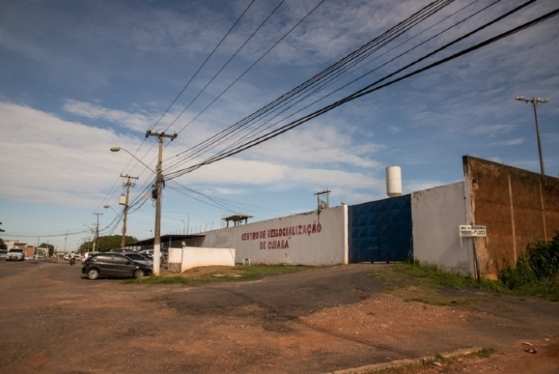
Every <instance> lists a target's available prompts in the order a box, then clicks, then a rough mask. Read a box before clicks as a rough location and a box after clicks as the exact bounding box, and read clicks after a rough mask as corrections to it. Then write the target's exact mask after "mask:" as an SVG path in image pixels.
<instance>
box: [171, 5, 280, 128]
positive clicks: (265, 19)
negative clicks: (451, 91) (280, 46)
mask: <svg viewBox="0 0 559 374" xmlns="http://www.w3.org/2000/svg"><path fill="white" fill-rule="evenodd" d="M285 1H286V0H281V1H280V2H279V3H278V4H277V5H276V6H275V7H274V8H273V9H272V11H271V12H270V13H269V14H268V16H267V17H266V18H264V20H263V21H262V22H261V23H260V24H259V25H258V27H256V29H255V30H254V31H253V32H252V33H251V34H250V35H249V37H248V38H246V39H245V41H244V42H243V43H241V45H240V46H239V47H238V48H237V49H236V50H235V52H233V54H232V55H231V56H230V57H229V58H228V59H227V60H226V61H225V63H223V64H222V65H221V67H220V68H219V69H218V70H217V71H216V72H215V73H214V75H213V76H212V77H211V78H210V79H209V80H208V81H207V82H206V84H205V85H204V87H202V89H200V91H198V93H197V94H196V95H195V96H194V97H193V98H192V99H191V100H190V101H189V103H188V104H187V105H185V106H184V108H183V109H182V110H181V111H180V113H179V114H178V115H177V116H176V117H175V119H174V120H172V121H171V123H169V125H168V126H167V127H166V128H165V130H164V131H167V130H169V129H170V128H171V126H173V125H174V124H175V123H176V122H177V121H178V120H179V118H180V117H182V115H183V114H184V113H185V112H186V111H187V110H188V108H190V107H191V106H192V104H194V102H195V101H196V100H198V98H199V97H200V96H201V95H202V94H203V93H204V92H206V89H207V88H208V86H209V85H210V84H212V83H213V81H214V80H215V79H216V78H217V77H218V76H219V75H220V74H221V73H222V72H223V70H225V68H226V67H227V66H228V65H229V64H230V63H231V61H233V60H234V59H235V57H237V55H238V54H239V52H241V50H242V49H243V48H244V47H245V46H246V45H247V44H248V43H249V42H250V41H251V40H252V38H254V37H255V36H256V34H258V32H259V31H260V30H261V29H262V27H264V25H265V24H266V23H268V21H269V20H270V18H272V16H273V15H274V14H275V13H276V12H277V11H278V9H279V8H280V7H281V6H282V5H283V4H284V3H285ZM180 132H182V130H181V131H180ZM180 132H179V133H180Z"/></svg>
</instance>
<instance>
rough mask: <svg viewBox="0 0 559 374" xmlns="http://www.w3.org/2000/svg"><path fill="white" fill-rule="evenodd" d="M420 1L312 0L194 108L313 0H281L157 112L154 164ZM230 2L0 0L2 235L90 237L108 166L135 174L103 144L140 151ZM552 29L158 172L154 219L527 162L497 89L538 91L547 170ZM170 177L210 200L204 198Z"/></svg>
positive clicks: (263, 6)
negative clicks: (388, 176)
mask: <svg viewBox="0 0 559 374" xmlns="http://www.w3.org/2000/svg"><path fill="white" fill-rule="evenodd" d="M492 2H493V0H491V1H490V0H475V1H472V0H465V1H462V0H456V1H454V2H451V4H450V5H448V6H447V7H445V8H444V9H442V10H441V11H439V12H438V13H436V14H435V15H433V16H432V17H430V18H428V19H427V20H425V21H424V22H422V23H420V24H418V25H416V26H415V27H414V28H412V29H411V30H410V31H408V32H407V33H405V34H403V35H402V36H401V37H400V38H398V39H396V40H395V41H394V42H393V43H391V44H388V45H386V46H385V47H383V49H381V50H379V51H378V52H377V53H376V54H373V55H372V56H371V57H369V58H368V59H367V60H365V61H363V62H362V63H361V64H360V65H359V66H357V67H356V68H355V69H353V70H351V71H349V72H347V73H346V74H344V75H343V76H342V77H341V78H340V80H339V82H338V83H337V84H335V85H334V86H332V87H333V88H335V87H338V86H341V85H343V84H344V83H345V82H349V81H350V80H352V79H354V78H355V77H357V76H358V75H360V74H361V73H363V72H365V71H368V70H370V69H372V68H374V67H376V66H379V65H382V63H383V62H386V61H388V60H389V59H390V58H391V57H394V56H397V55H398V54H399V53H401V52H402V51H404V50H406V49H408V48H410V47H413V46H414V45H415V44H417V43H419V42H420V41H422V40H424V39H427V38H428V37H429V36H431V35H433V34H435V33H436V32H437V31H440V30H442V29H444V28H446V27H448V26H450V25H451V24H453V23H454V22H456V21H457V20H460V19H461V18H463V17H465V16H467V15H468V14H470V13H473V12H474V11H476V10H479V9H481V8H483V7H485V6H487V5H488V4H491V3H492ZM428 3H429V1H426V0H403V1H398V2H394V1H390V0H346V1H338V0H336V1H334V0H325V1H324V2H323V3H322V4H321V5H320V6H319V7H318V8H317V9H316V10H315V11H313V12H312V13H311V14H310V15H309V16H308V17H307V18H305V19H304V21H303V22H301V23H300V24H299V25H298V26H297V27H296V28H295V29H293V31H292V32H291V33H290V34H289V35H288V36H287V37H286V38H285V39H283V40H282V41H281V42H280V43H278V44H277V46H275V47H274V48H273V49H272V50H271V51H270V52H269V54H267V55H266V56H265V57H264V58H263V59H262V60H261V61H259V62H258V63H257V64H256V65H254V67H253V68H252V69H251V70H250V71H249V72H248V73H247V74H246V75H244V76H243V77H242V78H241V79H240V80H239V81H238V82H236V83H235V84H234V85H233V86H232V87H231V88H230V89H229V90H227V91H226V93H225V94H224V95H223V96H222V97H220V98H219V99H218V100H216V101H215V103H214V104H213V105H212V106H210V107H209V108H208V109H207V110H206V111H205V112H203V114H201V115H199V116H197V114H198V113H200V111H201V110H202V109H203V108H204V107H205V106H206V105H207V104H208V103H209V102H211V101H212V100H213V99H214V98H215V97H216V95H218V94H219V93H220V92H222V90H223V89H224V88H225V87H227V86H228V85H229V84H230V83H231V82H233V81H234V80H235V78H236V77H237V76H238V75H239V74H240V73H241V72H242V71H244V70H245V69H246V68H247V67H248V66H249V65H250V64H252V63H253V62H255V61H256V60H257V59H258V58H259V57H260V56H261V55H262V54H263V53H264V51H266V50H267V49H268V48H270V46H272V45H274V43H275V42H276V41H277V40H279V39H280V38H281V37H282V35H283V34H284V33H286V32H287V31H288V30H289V29H290V28H292V26H293V25H295V24H296V23H297V22H298V21H299V20H300V19H301V18H302V17H303V16H304V15H305V14H306V13H307V12H309V11H310V10H311V9H313V7H315V5H317V4H318V0H286V1H284V2H283V3H281V5H280V6H279V7H278V8H277V10H276V12H275V13H273V15H272V16H271V17H270V18H269V19H268V21H267V22H266V23H264V25H263V26H262V27H261V28H260V29H259V31H258V32H257V33H255V35H254V37H252V38H251V39H250V40H249V42H248V43H246V45H245V46H244V47H243V48H242V49H240V51H239V52H238V54H237V55H235V57H234V58H233V59H232V60H231V62H230V63H229V64H227V65H226V67H225V68H224V69H223V71H222V72H221V73H220V74H218V75H217V76H216V78H215V80H214V81H213V82H212V83H211V84H210V85H209V86H207V88H206V90H205V91H204V92H203V93H201V94H200V95H199V97H198V99H196V100H195V101H194V102H193V104H192V105H190V106H189V107H188V108H187V109H186V110H185V111H184V114H183V115H182V116H181V117H180V118H179V120H178V121H176V123H175V124H174V125H173V126H172V127H171V128H170V130H169V131H179V130H180V129H181V128H182V127H184V126H185V125H186V124H188V126H187V127H186V129H185V130H184V131H181V132H180V134H179V136H178V137H177V139H176V140H174V141H173V142H171V143H169V144H168V145H166V146H165V149H164V163H163V168H164V170H172V169H166V165H173V164H174V162H176V161H177V160H178V158H177V157H176V154H177V153H178V152H180V151H182V150H185V149H187V148H188V147H189V146H192V145H194V144H196V143H197V142H199V141H202V140H204V139H206V138H207V137H209V136H211V135H212V134H214V133H215V132H216V131H219V130H220V129H223V128H225V127H226V126H228V125H231V124H233V123H235V122H236V121H238V120H240V119H242V118H243V117H245V116H247V115H249V114H251V113H253V112H254V111H256V110H257V109H259V108H260V107H262V106H263V105H266V104H267V103H269V102H270V101H272V100H273V99H275V98H276V97H278V96H280V95H281V94H283V93H285V92H286V91H288V90H290V89H291V88H293V87H295V86H297V85H298V84H299V83H301V82H303V81H305V80H306V79H308V78H310V77H312V76H313V75H314V74H316V73H317V72H319V71H321V70H322V69H324V68H326V67H327V66H329V65H330V64H332V63H334V62H335V61H337V60H338V59H340V58H342V57H343V56H345V55H346V54H348V53H350V52H351V51H353V50H355V49H356V48H358V47H359V46H361V45H363V44H364V43H366V42H367V41H369V40H371V39H373V38H374V37H376V36H377V35H379V34H381V33H382V32H384V31H386V30H387V29H388V28H390V27H392V26H394V25H395V24H397V23H398V22H400V21H402V20H403V19H405V18H406V17H409V16H410V15H411V14H412V13H414V12H415V11H417V10H419V9H420V8H421V7H423V6H425V5H426V4H428ZM521 3H523V1H517V0H506V1H501V2H499V3H497V4H495V5H493V6H491V7H489V8H488V9H487V10H485V11H483V12H481V13H480V14H479V15H478V16H476V17H472V18H471V19H470V20H469V21H467V22H464V23H463V24H461V25H460V26H458V27H456V28H453V29H451V30H450V31H448V32H446V33H444V34H442V35H441V36H440V37H437V38H435V39H433V40H432V41H430V42H428V43H426V44H425V45H423V46H422V47H420V48H417V49H415V50H413V51H412V52H410V53H409V54H406V55H405V56H403V57H402V58H399V59H396V60H395V61H393V62H390V63H388V64H385V66H383V67H381V68H379V69H378V70H377V71H375V72H374V73H373V74H371V75H368V76H366V77H365V78H364V79H363V80H361V81H359V82H357V83H355V84H353V85H350V86H348V87H347V88H346V89H344V90H341V91H340V92H338V93H336V94H335V95H334V96H331V97H329V98H327V99H326V100H324V101H321V102H319V103H317V104H315V105H314V106H311V107H309V109H308V110H311V109H313V108H314V109H316V108H319V107H320V106H321V105H325V104H328V103H330V102H331V101H333V100H334V99H335V98H339V97H342V96H344V95H346V94H349V93H351V92H353V91H354V90H356V89H358V88H360V87H362V86H364V85H366V84H367V83H370V82H372V81H374V80H375V79H378V78H379V77H382V76H383V75H385V74H388V73H390V72H392V71H394V70H396V69H398V68H399V67H402V66H404V65H405V64H406V63H408V62H410V61H412V60H413V59H414V58H417V57H419V56H422V55H424V54H425V53H427V52H429V51H431V50H433V49H435V48H436V47H438V46H441V45H442V44H443V43H446V42H448V41H450V40H453V39H454V38H456V37H458V36H460V35H462V34H464V33H465V32H468V31H470V30H472V29H474V28H475V27H477V26H479V25H481V24H483V23H484V22H487V21H488V20H490V19H493V18H495V17H497V16H498V15H500V14H502V13H504V12H506V11H508V10H510V9H512V8H514V7H515V6H517V5H519V4H521ZM248 4H249V1H248V0H238V1H237V0H231V1H201V0H200V1H157V0H153V1H144V2H139V1H118V0H115V1H95V2H93V1H70V0H68V1H63V0H56V1H40V0H17V1H15V0H13V1H10V0H3V1H1V2H0V61H2V69H0V129H1V130H2V135H1V136H0V152H1V153H0V155H1V157H0V173H1V183H0V221H1V222H2V228H3V229H5V230H6V233H5V235H4V236H3V238H4V239H22V240H25V241H28V242H31V243H35V242H36V241H41V242H43V241H48V242H50V243H53V244H55V245H56V246H59V247H61V248H62V247H63V246H66V248H67V249H74V248H75V247H76V246H77V245H79V244H80V243H81V242H82V241H83V240H86V239H87V238H88V237H90V236H91V233H90V232H89V230H90V229H91V226H92V224H93V223H94V222H95V216H94V215H93V213H94V212H102V213H103V215H102V216H101V217H100V220H101V227H106V226H107V225H108V224H110V223H111V222H114V217H115V216H117V211H120V209H121V207H120V206H119V205H118V198H119V195H120V194H121V193H122V191H123V190H122V186H121V183H122V180H121V178H119V175H120V174H121V173H127V174H130V175H134V176H139V178H140V179H139V180H138V183H137V185H136V186H135V187H134V188H133V189H132V195H133V196H137V194H138V193H139V192H140V191H141V190H142V189H143V187H144V186H147V185H148V184H149V183H150V180H151V178H153V176H152V174H151V171H149V170H147V168H145V167H144V166H142V165H141V164H140V163H138V162H136V161H135V160H134V159H133V158H131V157H130V156H129V155H128V154H127V153H125V152H124V151H121V152H119V153H112V152H110V151H109V149H110V147H112V146H120V147H123V148H124V149H126V150H128V151H130V152H132V153H134V154H135V155H136V156H137V157H138V158H141V159H142V160H143V161H144V163H147V164H148V166H151V167H154V166H155V159H156V156H155V155H156V151H157V145H156V143H155V141H154V139H145V137H144V134H145V131H146V130H147V129H148V128H151V127H152V126H153V125H154V124H155V123H156V121H157V119H158V118H159V117H160V116H161V115H162V114H163V113H165V110H166V109H167V108H168V106H169V104H170V103H171V101H172V100H173V98H174V97H175V96H176V95H177V93H178V92H179V91H180V90H181V89H182V88H183V87H184V85H185V83H186V81H187V80H188V79H189V78H190V77H191V76H192V75H193V74H194V72H195V71H196V69H197V67H198V66H200V64H201V62H202V61H203V60H204V59H205V58H206V57H207V56H208V54H209V53H210V51H211V50H212V49H213V48H214V47H215V46H216V44H217V43H218V41H219V40H220V39H221V38H222V37H223V35H224V34H225V32H226V31H227V30H228V29H229V28H230V27H231V25H232V24H233V23H234V22H235V20H236V19H237V17H238V16H239V15H240V14H241V13H242V12H243V10H244V9H245V8H246V7H247V5H248ZM278 4H280V1H279V0H278V1H272V0H256V1H255V2H254V3H253V4H252V6H251V7H250V8H249V10H248V11H247V12H246V14H245V16H244V17H243V18H241V20H240V22H239V23H238V24H237V26H236V27H235V28H234V29H233V31H232V33H231V34H230V35H229V36H228V37H227V38H226V39H225V40H224V42H223V43H222V44H221V45H220V47H219V48H218V49H217V50H216V52H215V54H214V55H213V56H212V57H211V58H210V59H209V60H208V63H207V64H205V65H204V66H203V68H202V70H201V71H200V73H199V74H198V75H197V76H196V77H195V78H194V79H193V80H192V83H191V85H190V86H189V87H188V88H187V90H185V92H184V95H182V96H181V97H180V98H179V100H178V101H177V103H176V105H175V106H173V107H172V108H171V110H170V111H169V113H168V114H167V115H166V116H165V117H163V120H162V121H161V123H159V124H158V125H157V126H156V127H155V128H156V129H158V130H163V129H164V128H165V126H166V125H168V124H169V123H171V120H172V119H173V118H176V116H177V115H179V113H180V112H181V111H182V110H183V108H184V107H185V106H186V104H187V103H189V102H190V101H191V100H192V99H193V98H194V97H196V95H197V94H198V93H199V92H200V90H201V89H202V88H203V87H204V86H205V85H206V83H207V82H208V80H209V79H210V78H211V77H212V76H214V75H215V73H216V72H217V71H218V69H219V68H220V67H221V66H222V65H223V64H224V62H226V61H227V60H228V59H229V58H230V57H231V56H232V54H233V53H234V52H235V51H236V50H237V49H238V48H239V46H241V45H242V43H243V42H244V41H245V40H247V38H248V37H249V36H250V35H251V34H252V33H253V32H254V31H255V30H256V28H257V27H258V26H259V25H260V24H261V23H262V22H263V20H264V19H265V18H266V17H267V16H268V15H269V14H270V12H272V9H274V8H275V7H276V6H277V5H278ZM555 7H557V4H556V1H554V0H539V1H536V2H535V3H534V4H533V5H531V6H529V7H527V8H526V9H523V10H522V11H520V12H518V13H517V14H515V15H513V16H511V17H509V18H507V19H506V20H504V21H502V22H499V23H496V24H495V25H493V26H491V27H489V28H487V29H485V30H483V31H482V32H480V33H479V34H476V35H475V36H472V37H470V38H467V39H465V40H463V41H461V42H460V43H458V44H457V45H455V46H453V47H452V48H451V49H449V50H448V51H444V52H441V53H440V54H438V55H436V56H434V57H433V58H430V59H428V60H426V61H425V62H424V63H423V65H424V64H426V63H428V62H432V61H434V59H435V58H436V57H439V58H440V57H443V56H446V55H448V54H449V53H451V52H453V51H457V50H459V49H462V48H464V47H466V46H469V45H471V44H473V43H475V42H478V41H481V40H483V39H485V38H487V37H490V36H493V35H496V34H498V33H499V32H503V31H505V30H507V29H509V28H511V27H514V26H517V25H519V24H521V23H523V22H526V21H528V20H530V19H533V18H535V17H537V16H539V15H542V14H544V13H546V12H549V11H550V10H553V9H555ZM461 8H464V9H462V10H461V11H459V12H458V13H455V12H457V11H458V10H459V9H461ZM408 39H410V40H408ZM558 39H559V18H552V19H550V20H548V21H546V22H544V23H542V24H539V25H537V26H535V27H533V28H530V29H528V30H525V31H523V32H521V33H518V34H515V35H514V36H512V37H510V38H507V39H505V40H501V41H499V42H498V43H495V44H493V45H491V46H489V47H487V48H485V49H482V50H479V51H476V52H474V53H471V54H468V55H467V56H464V57H462V58H459V59H457V60H454V61H451V62H449V63H448V64H445V65H442V66H439V67H437V68H434V69H431V70H429V71H427V72H425V73H422V74H421V75H418V76H415V77H413V78H410V79H408V80H404V81H402V82H399V83H397V84H395V85H392V86H390V87H387V88H385V89H382V90H379V91H377V92H375V93H373V94H370V95H367V96H365V97H362V98H360V99H358V100H355V101H352V102H350V103H347V104H345V105H343V106H341V107H339V108H337V109H335V110H332V111H330V112H328V113H327V114H325V115H322V116H320V117H318V118H315V119H314V120H312V121H310V122H308V123H306V124H305V125H303V126H301V127H299V128H297V129H295V130H292V131H290V132H288V133H286V134H284V135H282V136H279V137H277V138H274V139H273V140H271V141H269V142H266V143H263V144H261V145H259V146H257V147H255V148H252V149H250V150H248V151H246V152H244V153H241V154H239V155H237V156H235V157H232V158H230V159H227V160H223V161H221V162H217V163H215V164H212V165H209V166H206V167H203V168H201V169H199V170H197V171H195V172H193V173H190V174H186V175H184V176H182V177H180V178H178V179H176V180H175V181H173V182H169V183H167V185H166V188H165V189H164V192H163V194H164V195H163V199H164V200H163V222H162V232H163V233H183V232H185V231H187V232H198V231H201V230H206V229H210V228H215V227H218V226H219V225H221V224H222V218H223V217H224V216H226V215H228V214H231V213H232V212H242V213H246V214H250V215H252V216H254V218H253V220H260V219H266V218H271V217H276V216H281V215H287V214H292V213H296V212H302V211H308V210H311V209H314V208H315V204H316V202H315V197H314V195H313V194H314V193H315V192H317V191H320V190H324V189H329V190H331V191H332V193H331V203H332V205H338V204H340V203H342V202H345V203H348V204H354V203H360V202H365V201H369V200H374V199H379V198H383V197H384V196H385V182H384V173H385V167H386V166H388V165H400V166H401V167H402V172H403V184H404V190H405V191H406V192H409V191H415V190H420V189H424V188H428V187H432V186H436V185H440V184H445V183H450V182H454V181H458V180H461V179H462V176H463V171H462V161H461V158H462V156H463V155H465V154H469V155H474V156H478V157H482V158H486V159H490V160H494V161H497V162H501V163H505V164H509V165H514V166H518V167H521V168H525V169H528V170H532V171H538V170H539V164H538V158H537V146H536V140H535V132H534V119H533V113H532V111H531V107H530V106H529V105H527V104H523V103H520V102H517V101H515V100H514V97H515V96H518V95H522V96H529V97H531V96H541V97H546V98H549V100H550V101H549V103H547V104H543V105H541V106H539V107H538V111H539V112H538V114H539V121H540V127H541V135H542V145H543V152H544V159H545V166H546V173H547V174H549V175H553V176H557V175H558V174H559V157H558V156H559V109H558V108H559V107H558V106H557V103H558V100H559V97H558V95H556V93H557V91H558V89H559V69H558V67H557V61H559V42H558ZM334 83H336V82H334ZM324 92H328V91H324ZM315 97H318V96H315ZM311 99H313V97H311V98H309V100H311ZM304 104H305V103H301V105H304ZM303 113H306V112H303ZM280 118H281V117H280ZM295 118H296V117H295ZM193 119H194V120H193ZM188 165H189V164H184V166H188ZM179 185H183V186H186V187H188V188H191V189H194V190H196V191H198V192H200V193H204V194H207V195H209V196H211V197H212V198H213V199H214V200H218V201H219V203H220V204H219V206H215V204H208V202H207V201H205V202H204V199H203V198H202V199H200V195H192V193H188V194H187V193H185V192H184V189H182V187H180V186H179ZM200 200H202V201H200ZM104 206H109V207H108V208H105V207H104ZM153 217H154V206H153V203H152V201H147V202H146V203H145V204H144V205H143V206H141V207H139V209H138V210H136V211H134V212H133V213H132V214H131V215H130V217H129V231H128V232H129V234H130V235H133V236H135V237H138V238H146V237H149V236H151V235H153V234H152V230H153ZM113 226H114V229H113V227H110V228H111V229H113V230H112V231H111V230H108V231H106V232H105V233H110V232H115V233H119V232H120V225H119V226H116V225H113ZM65 232H80V233H79V234H76V235H70V236H68V239H67V241H65V239H64V237H63V236H58V237H53V238H50V237H49V238H47V237H46V235H52V234H61V233H65ZM27 236H29V237H27ZM41 236H43V238H41Z"/></svg>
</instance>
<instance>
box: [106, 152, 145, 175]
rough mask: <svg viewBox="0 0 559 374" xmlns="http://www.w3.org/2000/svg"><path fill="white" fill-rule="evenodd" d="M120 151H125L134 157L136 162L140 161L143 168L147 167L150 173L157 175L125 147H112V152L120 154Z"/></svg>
mask: <svg viewBox="0 0 559 374" xmlns="http://www.w3.org/2000/svg"><path fill="white" fill-rule="evenodd" d="M120 151H124V152H126V153H128V154H129V155H130V156H132V157H133V158H134V159H135V160H136V161H138V162H139V163H140V164H142V166H143V167H145V168H146V169H148V170H149V171H151V172H152V173H153V174H155V171H154V170H153V169H152V168H150V167H149V166H148V165H146V163H145V162H143V161H142V160H141V159H139V158H138V157H137V156H136V155H134V154H133V153H132V152H130V151H129V150H127V149H126V148H123V147H119V146H114V147H111V152H120Z"/></svg>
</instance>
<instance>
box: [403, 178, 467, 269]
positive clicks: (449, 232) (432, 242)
mask: <svg viewBox="0 0 559 374" xmlns="http://www.w3.org/2000/svg"><path fill="white" fill-rule="evenodd" d="M411 211H412V232H413V255H414V259H416V260H419V261H420V262H422V263H428V264H433V265H437V266H439V267H441V268H443V269H446V270H449V271H453V272H458V273H462V274H468V275H474V271H475V268H474V256H473V252H472V250H473V248H472V245H473V244H472V239H463V240H461V239H460V237H459V235H458V225H463V224H465V223H466V203H465V196H464V182H458V183H453V184H449V185H445V186H440V187H435V188H430V189H427V190H424V191H417V192H414V193H412V196H411Z"/></svg>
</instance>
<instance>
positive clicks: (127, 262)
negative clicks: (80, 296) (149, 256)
mask: <svg viewBox="0 0 559 374" xmlns="http://www.w3.org/2000/svg"><path fill="white" fill-rule="evenodd" d="M151 271H152V266H151V263H150V262H148V261H136V260H134V259H133V258H130V257H127V256H125V255H123V254H120V253H110V252H107V253H98V254H96V255H94V256H91V257H89V258H88V259H87V260H86V261H85V262H84V263H83V267H82V274H85V275H86V276H87V277H88V278H89V279H91V280H94V279H97V278H99V277H107V278H108V277H111V278H112V277H114V278H130V277H134V278H142V277H143V276H145V275H149V274H151Z"/></svg>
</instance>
